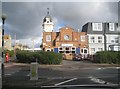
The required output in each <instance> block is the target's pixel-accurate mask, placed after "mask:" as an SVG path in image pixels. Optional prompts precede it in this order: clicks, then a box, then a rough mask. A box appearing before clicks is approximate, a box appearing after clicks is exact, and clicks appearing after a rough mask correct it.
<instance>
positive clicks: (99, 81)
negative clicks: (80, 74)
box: [88, 76, 112, 84]
mask: <svg viewBox="0 0 120 89" xmlns="http://www.w3.org/2000/svg"><path fill="white" fill-rule="evenodd" d="M88 78H90V80H91V81H93V82H96V83H100V84H112V83H110V82H107V81H104V80H102V79H98V78H96V77H92V76H91V77H88Z"/></svg>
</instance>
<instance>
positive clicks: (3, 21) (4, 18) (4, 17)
mask: <svg viewBox="0 0 120 89" xmlns="http://www.w3.org/2000/svg"><path fill="white" fill-rule="evenodd" d="M1 18H2V66H1V68H2V78H3V77H4V25H5V20H6V18H7V16H6V15H5V14H3V15H2V16H1Z"/></svg>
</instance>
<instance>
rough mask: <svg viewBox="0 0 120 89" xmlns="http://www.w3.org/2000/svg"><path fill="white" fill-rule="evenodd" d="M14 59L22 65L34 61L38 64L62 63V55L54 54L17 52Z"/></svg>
mask: <svg viewBox="0 0 120 89" xmlns="http://www.w3.org/2000/svg"><path fill="white" fill-rule="evenodd" d="M16 57H17V59H18V62H22V63H31V62H33V61H34V62H35V61H36V60H37V62H38V63H40V64H60V63H61V62H62V54H60V53H54V52H43V51H40V52H28V51H18V52H17V54H16Z"/></svg>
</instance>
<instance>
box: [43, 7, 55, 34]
mask: <svg viewBox="0 0 120 89" xmlns="http://www.w3.org/2000/svg"><path fill="white" fill-rule="evenodd" d="M47 10H48V11H47V15H46V16H45V18H44V19H43V25H42V26H43V31H44V32H52V31H53V26H54V25H53V21H52V18H51V16H50V15H49V8H47Z"/></svg>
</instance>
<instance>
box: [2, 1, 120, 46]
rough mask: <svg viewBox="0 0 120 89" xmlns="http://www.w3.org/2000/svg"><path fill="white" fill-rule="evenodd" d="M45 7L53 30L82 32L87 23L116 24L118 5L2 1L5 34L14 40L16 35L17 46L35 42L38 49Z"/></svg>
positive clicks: (105, 3)
mask: <svg viewBox="0 0 120 89" xmlns="http://www.w3.org/2000/svg"><path fill="white" fill-rule="evenodd" d="M97 1H100V0H97ZM0 6H1V4H0ZM47 8H50V15H51V17H52V18H53V22H54V31H59V28H61V27H64V26H70V27H72V28H73V29H74V30H75V31H77V30H78V29H80V30H81V29H82V26H83V25H84V24H85V23H87V22H118V2H2V13H5V14H6V15H7V19H6V24H5V33H6V34H11V36H12V38H13V39H14V35H15V34H16V38H17V40H18V42H19V43H23V44H25V45H29V46H31V44H32V39H35V46H36V47H39V45H40V44H41V41H42V40H41V39H42V32H43V28H42V22H43V18H44V17H45V16H46V14H47Z"/></svg>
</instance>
